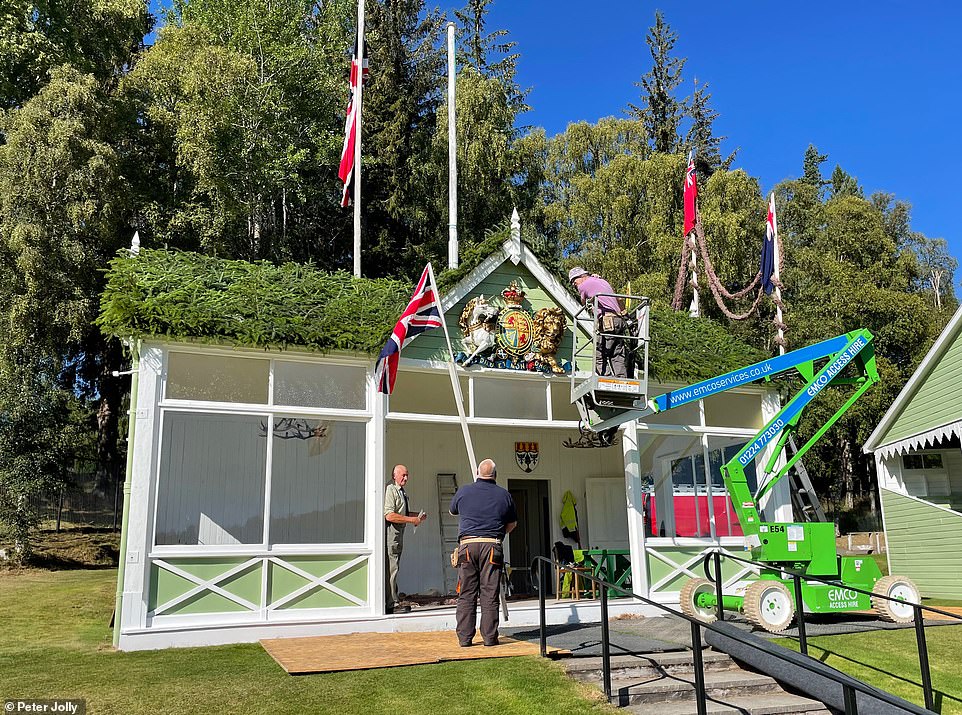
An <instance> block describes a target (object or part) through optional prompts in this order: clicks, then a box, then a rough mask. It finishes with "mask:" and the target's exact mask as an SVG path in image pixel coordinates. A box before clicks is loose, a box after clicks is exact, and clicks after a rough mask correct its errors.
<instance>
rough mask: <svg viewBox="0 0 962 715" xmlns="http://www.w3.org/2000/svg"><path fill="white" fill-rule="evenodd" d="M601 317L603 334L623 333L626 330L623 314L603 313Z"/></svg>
mask: <svg viewBox="0 0 962 715" xmlns="http://www.w3.org/2000/svg"><path fill="white" fill-rule="evenodd" d="M600 317H601V332H603V333H615V332H621V330H622V329H623V328H624V319H625V316H624V315H622V314H621V313H602V314H601V316H600Z"/></svg>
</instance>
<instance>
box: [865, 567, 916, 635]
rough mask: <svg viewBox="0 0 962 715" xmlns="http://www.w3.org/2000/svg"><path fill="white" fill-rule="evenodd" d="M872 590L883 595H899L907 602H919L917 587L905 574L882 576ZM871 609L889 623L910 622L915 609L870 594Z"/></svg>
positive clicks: (913, 617) (913, 616) (913, 618)
mask: <svg viewBox="0 0 962 715" xmlns="http://www.w3.org/2000/svg"><path fill="white" fill-rule="evenodd" d="M872 592H873V593H877V594H881V595H883V596H891V597H901V598H902V599H904V600H905V601H907V602H909V603H921V602H922V599H921V598H920V597H919V595H920V594H919V589H918V586H916V585H915V584H914V583H913V582H912V579H910V578H907V577H905V576H895V575H892V576H883V577H882V578H880V579H879V580H878V581H876V582H875V585H874V586H872ZM872 610H873V611H875V613H876V614H877V615H878V617H879V618H881V619H882V620H883V621H888V622H889V623H911V622H912V621H914V620H915V609H914V608H912V607H910V606H905V605H903V604H898V603H895V602H893V601H889V600H888V599H887V598H877V597H875V596H872Z"/></svg>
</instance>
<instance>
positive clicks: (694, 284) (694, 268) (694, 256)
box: [688, 231, 701, 318]
mask: <svg viewBox="0 0 962 715" xmlns="http://www.w3.org/2000/svg"><path fill="white" fill-rule="evenodd" d="M688 243H689V248H690V249H691V305H689V306H688V314H689V315H690V316H691V317H693V318H697V317H699V316H700V315H701V309H700V308H699V307H698V243H697V241H696V240H695V232H694V231H692V232H691V233H689V234H688Z"/></svg>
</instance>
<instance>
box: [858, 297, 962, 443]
mask: <svg viewBox="0 0 962 715" xmlns="http://www.w3.org/2000/svg"><path fill="white" fill-rule="evenodd" d="M960 325H962V305H960V306H959V308H958V310H956V311H955V315H953V316H952V320H950V321H949V324H948V325H946V326H945V330H943V331H942V334H941V335H939V337H938V339H937V340H936V341H935V344H934V345H933V346H932V347H931V348H930V349H929V351H928V353H926V355H925V357H924V358H923V359H922V362H921V363H919V366H918V367H917V368H916V369H915V372H914V373H912V377H910V378H909V381H908V382H907V383H905V387H903V388H902V391H901V392H900V393H899V394H898V397H896V398H895V400H894V401H893V402H892V405H891V406H890V407H889V408H888V411H887V412H886V413H885V414H884V415H883V416H882V420H881V421H880V422H879V423H878V427H876V428H875V431H873V432H872V434H870V435H869V438H868V439H867V440H866V441H865V446H864V447H862V451H863V452H864V453H865V454H870V453H872V452H874V451H875V450H876V449H877V448H878V447H879V444H878V443H879V440H881V439H882V435H884V434H885V433H886V432H887V431H888V429H889V427H891V426H892V423H893V422H895V419H896V418H897V417H898V415H899V414H900V413H901V412H902V409H903V408H904V407H905V405H906V404H907V403H908V401H909V400H910V399H912V396H913V395H914V394H915V391H916V389H918V387H919V386H920V385H921V383H922V381H923V380H924V379H925V377H926V376H927V375H928V374H929V372H930V371H931V369H932V367H933V366H934V365H935V363H936V362H937V361H938V359H939V358H941V357H942V355H943V353H944V352H945V351H946V350H947V349H948V345H949V343H950V342H951V341H952V340H953V339H954V338H955V336H956V335H957V334H958V332H959V327H960Z"/></svg>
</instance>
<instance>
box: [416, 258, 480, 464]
mask: <svg viewBox="0 0 962 715" xmlns="http://www.w3.org/2000/svg"><path fill="white" fill-rule="evenodd" d="M428 272H429V273H430V274H431V287H432V288H434V295H435V296H436V297H437V300H438V313H440V315H441V327H442V328H444V342H445V343H447V346H448V358H449V359H448V374H449V375H450V376H451V387H452V388H453V390H454V402H455V403H456V404H457V407H458V418H459V419H460V421H461V432H462V433H463V434H464V446H465V448H467V450H468V460H469V461H470V462H471V475H472V477H473V478H474V479H477V478H478V460H477V459H476V458H475V456H474V445H473V444H472V443H471V433H470V432H469V431H468V419H467V417H465V416H464V401H463V399H462V396H461V381H460V380H458V375H457V372H456V371H455V369H454V351H453V350H452V349H451V336H450V335H448V324H447V322H445V320H444V309H443V308H442V307H441V293H440V291H438V283H437V281H436V280H434V267H433V266H432V265H431V264H430V263H428Z"/></svg>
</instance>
